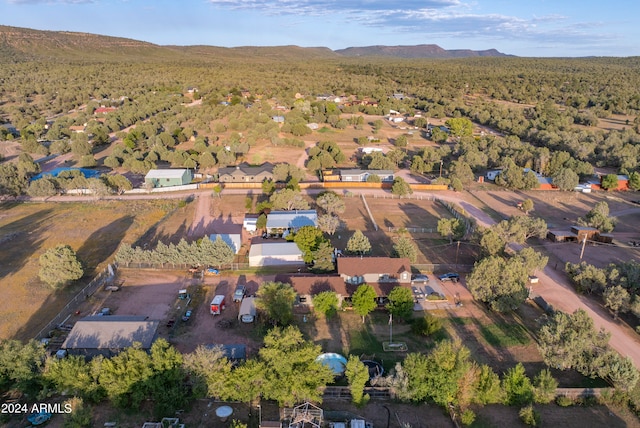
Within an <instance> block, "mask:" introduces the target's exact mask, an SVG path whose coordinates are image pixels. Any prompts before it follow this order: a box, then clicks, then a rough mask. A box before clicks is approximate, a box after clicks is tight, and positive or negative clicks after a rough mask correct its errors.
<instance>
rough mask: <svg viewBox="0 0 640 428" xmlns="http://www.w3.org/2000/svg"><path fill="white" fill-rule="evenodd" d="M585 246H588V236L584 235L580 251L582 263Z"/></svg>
mask: <svg viewBox="0 0 640 428" xmlns="http://www.w3.org/2000/svg"><path fill="white" fill-rule="evenodd" d="M585 245H587V235H584V239H583V240H582V250H580V261H582V256H583V255H584V247H585Z"/></svg>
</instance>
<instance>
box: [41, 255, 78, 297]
mask: <svg viewBox="0 0 640 428" xmlns="http://www.w3.org/2000/svg"><path fill="white" fill-rule="evenodd" d="M39 261H40V270H39V271H38V276H39V277H40V279H41V280H42V281H44V282H46V283H47V284H49V285H50V286H52V287H54V288H57V287H60V286H62V285H64V284H66V283H67V282H69V281H75V280H76V279H80V278H82V275H84V270H83V269H82V264H81V263H80V261H79V260H78V256H77V255H76V252H75V251H74V250H73V249H72V248H71V247H70V246H69V245H65V244H59V245H56V246H55V247H52V248H49V249H48V250H47V251H45V252H44V253H43V254H42V255H41V256H40V258H39Z"/></svg>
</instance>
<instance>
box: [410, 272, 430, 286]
mask: <svg viewBox="0 0 640 428" xmlns="http://www.w3.org/2000/svg"><path fill="white" fill-rule="evenodd" d="M427 282H429V277H428V276H427V275H422V274H420V275H411V283H412V284H426V283H427Z"/></svg>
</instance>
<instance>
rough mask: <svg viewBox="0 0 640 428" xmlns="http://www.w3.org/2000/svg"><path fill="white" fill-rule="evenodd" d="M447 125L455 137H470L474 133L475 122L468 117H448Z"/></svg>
mask: <svg viewBox="0 0 640 428" xmlns="http://www.w3.org/2000/svg"><path fill="white" fill-rule="evenodd" d="M445 125H447V127H448V128H449V131H450V132H451V135H452V136H453V137H458V138H461V137H470V136H472V135H473V123H472V122H471V121H470V120H469V119H467V118H466V117H456V118H452V119H448V120H447V121H446V122H445Z"/></svg>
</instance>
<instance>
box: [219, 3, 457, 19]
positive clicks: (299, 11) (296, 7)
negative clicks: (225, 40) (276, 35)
mask: <svg viewBox="0 0 640 428" xmlns="http://www.w3.org/2000/svg"><path fill="white" fill-rule="evenodd" d="M208 3H210V4H212V5H214V6H217V7H221V8H225V9H231V10H253V11H258V12H263V13H267V14H269V15H312V16H318V15H330V14H335V13H341V12H348V13H358V12H359V13H365V14H366V13H370V12H378V11H385V10H393V9H396V8H397V5H396V4H395V3H394V2H392V1H388V0H352V1H344V0H342V1H341V0H278V1H273V0H208ZM460 4H461V3H460V0H406V1H405V2H403V4H402V6H403V8H406V9H424V8H446V7H452V6H458V5H460Z"/></svg>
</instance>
